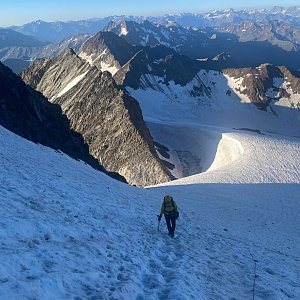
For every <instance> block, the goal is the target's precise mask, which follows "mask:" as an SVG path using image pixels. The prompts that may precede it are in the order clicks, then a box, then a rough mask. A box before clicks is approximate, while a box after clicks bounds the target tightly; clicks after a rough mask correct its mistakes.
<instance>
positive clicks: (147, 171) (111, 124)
mask: <svg viewBox="0 0 300 300" xmlns="http://www.w3.org/2000/svg"><path fill="white" fill-rule="evenodd" d="M45 66H47V67H46V68H45ZM39 72H40V73H39ZM36 73H38V74H39V78H38V79H37V78H36V77H35V74H36ZM40 75H42V76H40ZM22 76H23V78H24V80H25V81H26V82H28V83H29V84H32V85H33V86H34V87H35V88H37V89H38V90H39V91H41V92H42V93H44V95H45V96H46V97H48V98H49V99H50V100H51V101H52V102H54V103H57V104H59V105H60V106H61V107H62V109H63V112H64V113H65V114H66V115H67V116H68V118H69V120H70V122H71V125H72V128H73V129H75V130H77V131H78V132H80V133H81V134H82V136H83V137H84V140H85V142H86V143H87V144H88V145H89V147H90V151H91V154H92V155H93V156H94V157H95V158H96V159H97V160H98V161H99V162H100V163H101V164H102V165H103V166H104V167H105V168H106V169H107V170H110V171H114V172H118V173H119V174H121V175H122V176H124V177H125V178H126V180H127V181H128V182H129V183H131V184H136V185H139V186H145V185H151V184H156V183H160V182H164V181H168V180H171V179H172V178H173V177H172V176H171V174H170V172H169V171H168V170H167V168H166V167H165V166H164V165H163V164H162V162H161V161H160V160H159V158H158V156H157V154H156V152H155V149H154V146H153V140H152V137H151V135H150V132H149V130H148V128H147V127H146V125H145V123H144V121H143V117H142V113H141V110H140V108H139V105H138V103H137V102H136V100H135V99H133V98H132V97H130V96H129V95H127V94H126V92H124V91H123V90H121V89H120V88H118V87H117V86H116V84H115V82H114V80H113V79H112V77H111V75H110V74H109V73H107V72H104V73H103V72H101V71H100V70H99V69H98V68H97V67H96V66H90V64H89V63H87V62H85V61H84V60H82V59H81V58H80V57H78V56H77V55H76V54H75V53H74V52H73V51H72V50H68V51H65V52H64V53H62V54H61V55H60V56H59V57H58V58H57V59H53V60H50V61H47V60H44V61H43V60H41V61H39V62H37V63H36V64H33V65H32V66H31V67H30V68H29V69H28V70H26V71H25V72H24V73H23V74H22ZM78 79H80V80H79V81H78ZM77 81H78V82H77ZM74 82H75V83H76V84H74ZM72 83H73V85H72ZM67 86H69V88H67ZM63 91H64V92H63ZM62 92H63V93H62Z"/></svg>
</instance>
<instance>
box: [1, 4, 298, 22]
mask: <svg viewBox="0 0 300 300" xmlns="http://www.w3.org/2000/svg"><path fill="white" fill-rule="evenodd" d="M1 2H2V3H1V4H0V25H1V26H8V25H13V24H16V25H19V24H24V23H26V22H30V21H33V20H38V19H42V20H45V21H57V20H61V21H64V20H80V19H86V18H91V17H104V16H110V15H123V14H130V15H161V14H166V13H178V12H203V11H209V10H213V9H224V8H248V7H258V8H261V7H270V6H275V5H281V6H291V5H297V4H298V5H299V0H277V1H276V0H251V1H249V0H238V1H237V0H205V1H202V0H4V1H1Z"/></svg>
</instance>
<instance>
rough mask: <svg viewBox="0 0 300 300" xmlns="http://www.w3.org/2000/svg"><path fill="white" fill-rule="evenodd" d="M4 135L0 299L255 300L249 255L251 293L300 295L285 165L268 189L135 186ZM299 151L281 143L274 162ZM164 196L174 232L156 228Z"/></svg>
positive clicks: (299, 243) (294, 202) (299, 244)
mask: <svg viewBox="0 0 300 300" xmlns="http://www.w3.org/2000/svg"><path fill="white" fill-rule="evenodd" d="M240 136H242V134H241V135H240ZM254 136H255V135H254ZM0 137H1V138H0V169H1V172H0V184H1V189H0V201H1V206H0V209H1V219H0V240H1V244H0V252H1V257H2V264H1V266H0V295H1V299H77V300H79V299H138V300H143V299H145V300H148V299H153V300H154V299H252V294H253V282H254V276H255V273H254V264H255V262H254V260H253V258H254V259H255V260H256V261H257V262H256V278H255V279H256V284H255V288H254V293H255V299H288V298H291V299H299V298H300V297H299V296H300V283H299V282H300V281H299V278H300V271H299V268H298V266H299V262H300V255H299V253H300V236H299V229H298V228H297V226H296V224H297V222H298V221H299V219H300V209H299V208H300V207H299V201H298V199H299V196H298V195H299V194H300V186H299V182H298V183H297V182H295V181H293V182H292V183H290V184H287V183H285V180H287V179H289V178H290V177H289V176H290V175H289V174H290V173H289V172H287V173H281V179H280V177H279V176H278V174H275V175H274V177H273V178H276V182H275V183H274V184H272V182H273V181H269V182H268V181H265V182H261V183H260V184H256V185H253V184H251V182H245V183H243V184H239V183H236V182H234V181H233V182H232V183H231V184H228V183H226V182H223V183H222V180H221V182H220V183H218V184H217V183H213V182H209V181H206V182H203V183H202V184H197V183H196V180H195V181H193V179H191V182H190V184H189V185H174V186H163V187H155V188H149V189H139V188H134V187H131V186H128V185H125V184H122V183H119V182H116V181H114V180H112V179H110V178H108V177H107V176H105V175H104V174H102V173H99V172H96V171H94V170H93V169H92V168H90V167H89V166H87V165H86V164H84V163H82V162H77V161H75V160H73V159H71V158H69V157H68V156H66V155H63V154H61V153H59V152H55V151H53V150H51V149H49V148H46V147H43V146H40V145H35V144H33V143H31V142H29V141H26V140H24V139H22V138H20V137H18V136H16V135H14V134H12V133H10V132H9V131H7V130H5V129H4V128H2V127H0ZM266 139H267V138H266ZM268 139H270V141H271V140H272V138H270V137H269V138H268ZM248 140H250V137H249V135H247V134H246V138H245V140H244V142H242V144H243V146H244V148H246V147H245V145H246V144H245V141H248ZM255 141H256V142H257V138H254V139H253V142H255ZM272 143H273V144H272V145H273V146H274V148H275V149H276V147H275V146H276V143H277V142H276V137H275V138H274V140H272ZM278 143H281V141H280V140H278ZM267 145H268V144H267ZM253 147H254V146H253ZM297 147H299V141H298V140H297V139H294V140H292V141H291V143H290V144H289V143H287V144H286V148H285V150H286V152H285V153H287V156H286V157H285V159H286V160H287V161H286V162H284V161H282V164H283V165H284V163H286V166H288V167H290V166H291V165H292V163H294V168H295V170H299V164H300V162H299V161H298V160H296V159H294V161H290V160H291V159H292V157H293V154H294V155H295V153H297V149H298V148H297ZM293 149H294V150H293ZM246 150H247V149H246ZM287 150H288V151H287ZM293 151H294V152H293ZM298 153H299V152H298ZM258 154H259V153H256V155H258ZM244 155H246V158H247V151H246V153H245V154H244ZM242 159H244V158H242ZM261 159H262V160H264V159H266V156H262V157H261ZM238 163H239V160H237V161H235V162H234V163H232V165H233V166H231V165H230V166H226V168H228V170H230V168H233V167H234V166H235V164H238ZM283 169H284V168H282V169H281V170H280V171H282V170H283ZM267 170H269V169H267ZM271 170H272V172H273V171H274V170H275V169H272V168H271ZM221 171H222V172H223V173H222V176H223V177H224V176H226V172H225V171H224V170H221ZM219 172H220V170H219ZM224 172H225V173H224ZM249 172H251V168H250V170H249ZM274 172H275V171H274ZM207 174H209V172H208V173H207ZM207 174H206V175H205V176H206V178H207V176H208V175H207ZM211 174H213V172H212V173H211ZM219 175H220V174H219ZM242 175H243V176H245V175H247V174H246V173H245V172H244V171H243V173H242ZM271 175H272V174H271ZM271 175H270V176H269V177H268V178H269V179H270V178H271ZM222 176H221V177H222ZM292 178H296V177H295V176H294V177H292ZM197 180H199V178H198V179H197ZM204 181H205V180H204ZM166 193H170V194H172V195H173V196H174V198H175V199H176V201H177V203H178V205H179V209H180V219H179V220H178V223H177V231H176V235H175V238H174V239H170V238H169V237H168V236H167V234H166V225H165V222H164V219H162V221H161V224H160V231H159V232H158V231H157V220H156V214H157V213H158V212H159V208H160V204H161V199H162V197H163V195H164V194H166ZM145 203H146V208H145Z"/></svg>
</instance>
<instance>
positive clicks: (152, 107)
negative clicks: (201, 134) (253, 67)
mask: <svg viewBox="0 0 300 300" xmlns="http://www.w3.org/2000/svg"><path fill="white" fill-rule="evenodd" d="M240 81H241V80H240V79H239V80H238V81H237V82H235V81H234V80H233V79H232V78H230V77H228V76H224V75H223V74H222V73H220V72H217V71H206V70H201V71H200V72H199V73H198V74H197V75H196V76H195V78H194V79H193V80H192V81H191V82H189V83H188V84H186V85H184V86H181V85H179V84H175V82H174V81H170V82H168V83H167V84H165V78H160V77H157V76H151V75H149V74H146V75H143V76H142V78H141V80H140V86H141V87H140V88H139V89H136V90H135V89H133V88H131V87H126V89H127V91H128V92H129V93H130V95H131V96H133V97H134V98H135V99H137V100H138V101H139V103H140V106H141V108H142V111H143V115H144V117H145V118H146V119H147V118H148V119H149V118H155V119H159V120H161V121H174V120H176V122H178V123H182V122H187V121H188V122H194V123H200V124H208V125H212V126H218V127H220V126H222V127H226V128H250V129H253V130H257V129H258V130H262V131H267V132H272V133H277V134H283V135H291V136H300V126H295V124H297V123H298V124H299V122H300V111H299V110H297V109H291V108H287V107H285V106H281V105H279V103H278V101H277V102H276V103H271V104H270V105H269V107H268V108H267V111H263V110H260V109H258V108H257V107H256V106H255V105H254V104H251V103H249V102H250V100H249V99H247V97H246V96H245V95H242V94H241V93H239V92H238V91H237V90H243V89H244V87H243V86H241V85H240ZM199 88H201V93H200V94H198V93H199V91H198V89H199ZM197 94H198V95H197ZM295 97H296V96H295ZM282 101H283V100H282ZM293 101H296V98H295V99H294V100H293Z"/></svg>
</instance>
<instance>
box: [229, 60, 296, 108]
mask: <svg viewBox="0 0 300 300" xmlns="http://www.w3.org/2000/svg"><path fill="white" fill-rule="evenodd" d="M224 74H225V75H227V76H228V77H230V78H233V79H235V80H236V82H239V84H238V85H236V86H235V90H236V91H237V92H238V93H240V94H243V95H246V96H247V97H248V99H249V100H250V102H252V103H254V104H257V105H262V106H266V105H268V104H269V103H270V101H272V100H280V99H281V98H286V99H289V98H291V96H292V95H299V94H300V87H299V86H300V78H299V77H297V76H296V75H294V74H293V73H292V72H291V71H289V70H288V69H287V68H286V67H275V66H273V65H270V64H263V65H260V66H259V67H257V68H242V69H227V70H224Z"/></svg>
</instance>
